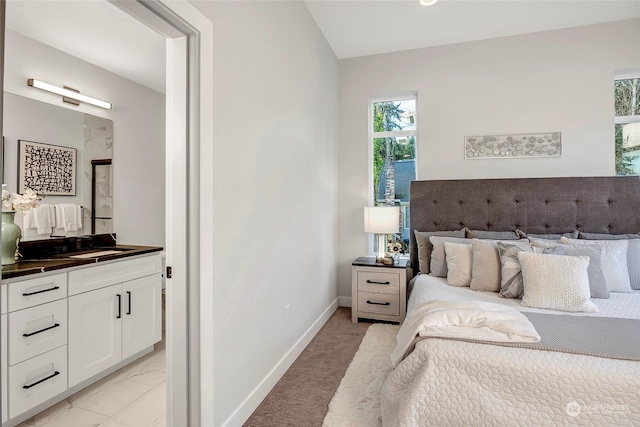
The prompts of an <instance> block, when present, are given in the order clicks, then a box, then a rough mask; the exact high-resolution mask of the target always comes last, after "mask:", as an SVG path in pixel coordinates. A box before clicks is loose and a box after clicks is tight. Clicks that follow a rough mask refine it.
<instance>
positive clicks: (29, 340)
mask: <svg viewBox="0 0 640 427" xmlns="http://www.w3.org/2000/svg"><path fill="white" fill-rule="evenodd" d="M25 335H27V336H25ZM66 343H67V300H66V299H63V300H60V301H54V302H50V303H48V304H43V305H39V306H36V307H31V308H27V309H25V310H20V311H15V312H13V313H9V366H13V365H15V364H17V363H20V362H22V361H24V360H27V359H30V358H32V357H34V356H37V355H39V354H42V353H45V352H47V351H50V350H53V349H54V348H58V347H60V346H61V345H65V344H66Z"/></svg>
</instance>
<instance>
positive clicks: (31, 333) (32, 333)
mask: <svg viewBox="0 0 640 427" xmlns="http://www.w3.org/2000/svg"><path fill="white" fill-rule="evenodd" d="M58 326H60V323H56V324H55V325H51V326H49V327H47V328H44V329H40V330H39V331H35V332H29V333H28V334H22V336H23V337H30V336H32V335H36V334H39V333H41V332H44V331H48V330H49V329H53V328H57V327H58Z"/></svg>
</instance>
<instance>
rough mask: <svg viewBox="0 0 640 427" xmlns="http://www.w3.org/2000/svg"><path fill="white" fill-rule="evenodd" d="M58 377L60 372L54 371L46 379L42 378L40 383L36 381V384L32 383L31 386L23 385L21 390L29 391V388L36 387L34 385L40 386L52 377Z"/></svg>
mask: <svg viewBox="0 0 640 427" xmlns="http://www.w3.org/2000/svg"><path fill="white" fill-rule="evenodd" d="M58 375H60V372H58V371H55V372H54V373H53V374H51V375H49V376H48V377H47V378H43V379H41V380H40V381H36V382H35V383H33V384H29V385H23V386H22V388H25V389H29V388H31V387H33V386H36V385H38V384H40V383H43V382H45V381H46V380H50V379H51V378H53V377H55V376H58Z"/></svg>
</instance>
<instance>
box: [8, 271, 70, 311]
mask: <svg viewBox="0 0 640 427" xmlns="http://www.w3.org/2000/svg"><path fill="white" fill-rule="evenodd" d="M7 286H8V287H9V311H16V310H22V309H24V308H29V307H33V306H35V305H39V304H44V303H47V302H51V301H55V300H59V299H62V298H66V296H67V274H66V273H61V274H54V275H52V276H45V277H38V278H37V279H29V280H22V281H20V282H14V283H9V284H8V285H7Z"/></svg>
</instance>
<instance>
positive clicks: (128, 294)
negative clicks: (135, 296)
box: [127, 291, 131, 314]
mask: <svg viewBox="0 0 640 427" xmlns="http://www.w3.org/2000/svg"><path fill="white" fill-rule="evenodd" d="M127 298H128V299H129V307H128V308H127V314H131V292H129V291H127Z"/></svg>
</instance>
